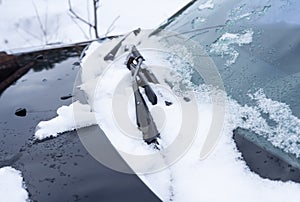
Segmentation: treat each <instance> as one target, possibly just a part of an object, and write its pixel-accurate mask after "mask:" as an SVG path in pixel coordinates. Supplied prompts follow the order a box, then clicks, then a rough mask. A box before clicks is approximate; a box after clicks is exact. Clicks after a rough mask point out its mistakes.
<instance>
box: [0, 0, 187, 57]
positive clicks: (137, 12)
mask: <svg viewBox="0 0 300 202" xmlns="http://www.w3.org/2000/svg"><path fill="white" fill-rule="evenodd" d="M189 1H190V0H164V1H160V0H151V1H150V0H126V1H123V0H100V2H101V3H100V7H99V11H98V15H99V23H98V26H99V32H100V36H105V35H106V34H107V31H109V35H115V34H124V33H125V32H128V31H130V30H133V29H136V28H138V27H141V28H144V29H150V28H155V27H157V26H158V25H159V24H160V23H162V22H163V21H164V20H166V19H167V18H168V17H170V16H171V15H173V14H174V13H175V12H176V11H178V10H179V9H180V8H182V7H183V6H184V5H186V4H187V3H188V2H189ZM71 2H72V5H73V9H74V10H75V11H76V12H77V13H78V14H79V15H80V16H81V17H83V18H85V19H92V10H91V6H92V3H91V2H92V1H80V0H72V1H71ZM68 8H69V7H68V0H43V1H38V0H23V1H18V0H1V1H0V22H1V23H0V51H1V50H2V51H3V50H5V51H7V50H11V51H14V52H18V51H20V50H22V49H23V48H30V49H32V48H33V47H36V49H41V48H42V47H44V46H45V45H46V44H50V45H51V44H68V43H73V42H79V41H85V40H88V39H92V38H93V35H92V34H90V32H89V28H88V26H86V25H85V24H83V23H82V22H80V21H76V22H74V21H73V20H72V19H71V17H70V15H69V14H68V13H69V12H68ZM153 13H155V15H153ZM115 19H117V20H116V21H115V23H114V26H112V27H110V26H111V24H112V23H113V21H114V20H115Z"/></svg>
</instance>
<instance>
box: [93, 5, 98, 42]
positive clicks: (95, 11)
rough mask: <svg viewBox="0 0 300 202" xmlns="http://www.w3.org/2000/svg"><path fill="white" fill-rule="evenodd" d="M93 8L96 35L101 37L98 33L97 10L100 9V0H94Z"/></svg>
mask: <svg viewBox="0 0 300 202" xmlns="http://www.w3.org/2000/svg"><path fill="white" fill-rule="evenodd" d="M93 3H94V4H93V5H94V7H93V9H94V30H95V37H96V38H99V35H98V27H97V25H98V16H97V10H98V7H99V0H93Z"/></svg>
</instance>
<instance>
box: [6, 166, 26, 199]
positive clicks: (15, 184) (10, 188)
mask: <svg viewBox="0 0 300 202" xmlns="http://www.w3.org/2000/svg"><path fill="white" fill-rule="evenodd" d="M27 200H28V193H27V191H26V190H25V187H24V183H23V177H22V175H21V172H20V171H18V170H16V169H14V168H12V167H3V168H0V202H8V201H10V202H25V201H27Z"/></svg>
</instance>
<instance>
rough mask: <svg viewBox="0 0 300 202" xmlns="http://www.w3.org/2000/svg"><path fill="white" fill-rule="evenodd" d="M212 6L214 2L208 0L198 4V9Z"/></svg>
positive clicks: (211, 7)
mask: <svg viewBox="0 0 300 202" xmlns="http://www.w3.org/2000/svg"><path fill="white" fill-rule="evenodd" d="M213 8H214V3H213V0H208V1H207V2H205V3H203V4H200V5H199V6H198V9H199V10H204V9H213Z"/></svg>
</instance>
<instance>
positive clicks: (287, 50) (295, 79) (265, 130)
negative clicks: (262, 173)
mask: <svg viewBox="0 0 300 202" xmlns="http://www.w3.org/2000/svg"><path fill="white" fill-rule="evenodd" d="M299 19H300V2H299V1H296V0H285V1H284V0H278V1H270V0H254V1H245V0H244V1H234V0H227V1H221V0H199V1H192V2H191V3H190V4H189V5H187V6H186V7H185V8H183V9H182V10H181V11H179V12H178V13H177V14H175V15H174V16H172V17H171V18H169V19H168V21H166V22H165V23H164V24H163V25H162V26H161V27H160V28H162V29H166V30H170V31H173V32H176V33H180V34H183V35H184V36H185V37H186V38H187V40H193V41H195V42H196V43H198V44H200V45H201V46H202V47H204V48H205V49H206V51H207V53H208V54H209V56H210V57H211V58H212V59H213V61H214V63H215V64H216V66H217V68H218V70H219V72H220V75H221V78H222V80H223V82H224V87H225V89H226V92H227V94H228V95H229V97H230V98H233V99H234V100H236V101H237V102H238V103H239V104H240V105H241V106H243V110H245V111H244V113H245V117H243V119H244V121H246V120H248V119H251V116H252V120H253V121H254V122H256V123H255V124H253V123H249V122H248V123H247V124H246V125H243V124H240V126H239V134H241V135H242V136H244V137H246V138H247V139H249V140H251V141H252V142H254V143H255V144H257V145H260V146H261V147H263V148H266V150H269V151H270V152H271V153H275V154H276V155H277V156H280V157H281V158H283V159H285V160H286V161H288V162H289V163H293V164H296V165H297V167H298V168H299V165H300V164H299V157H300V121H299V117H300V102H299V99H297V98H299V97H300V91H299V88H300V73H299V69H300V68H299V64H300V58H299V51H300V21H299ZM194 54H197V53H196V52H195V53H194ZM227 107H228V108H231V107H232V106H230V105H229V106H227ZM246 108H247V109H246ZM231 110H232V108H231ZM240 110H241V109H240ZM251 110H252V111H253V110H254V111H255V113H256V115H254V114H253V113H254V112H253V113H252V112H251V113H250V111H251ZM250 114H252V115H250ZM253 117H256V118H253ZM270 143H271V144H270ZM287 154H288V155H287Z"/></svg>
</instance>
